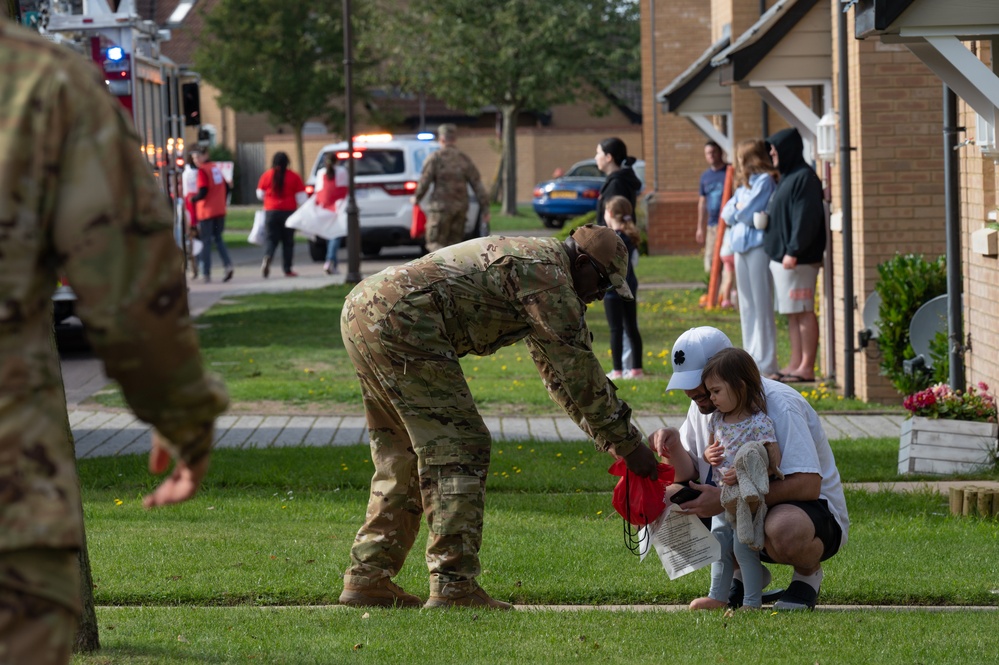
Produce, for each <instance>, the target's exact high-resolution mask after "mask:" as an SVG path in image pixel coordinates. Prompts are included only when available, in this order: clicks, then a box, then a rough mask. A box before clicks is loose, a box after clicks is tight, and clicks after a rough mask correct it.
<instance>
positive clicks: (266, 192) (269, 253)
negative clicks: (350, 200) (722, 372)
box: [257, 152, 308, 277]
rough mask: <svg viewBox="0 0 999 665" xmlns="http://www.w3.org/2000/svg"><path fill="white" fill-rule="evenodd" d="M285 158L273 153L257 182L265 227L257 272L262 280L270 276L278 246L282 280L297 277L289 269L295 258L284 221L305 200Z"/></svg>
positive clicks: (291, 234)
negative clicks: (265, 234) (264, 239)
mask: <svg viewBox="0 0 999 665" xmlns="http://www.w3.org/2000/svg"><path fill="white" fill-rule="evenodd" d="M290 163H291V162H290V160H289V159H288V155H287V154H286V153H283V152H276V153H274V158H273V159H272V160H271V168H269V169H268V170H266V171H264V174H263V175H262V176H260V181H259V182H257V198H258V199H259V200H261V201H263V202H264V215H265V224H266V226H267V244H266V245H265V247H264V261H263V263H262V264H261V266H260V271H261V273H262V274H263V276H264V277H269V276H270V274H271V261H273V260H274V253H275V252H276V251H277V246H278V245H279V244H280V245H281V267H282V268H283V269H284V276H285V277H298V273H297V272H295V271H294V270H293V269H292V263H293V261H294V256H295V229H289V228H288V227H287V226H285V225H284V224H285V222H287V221H288V218H289V217H291V213H293V212H295V210H296V209H297V208H298V206H299V205H301V204H302V203H304V202H305V200H306V199H307V198H308V197H307V196H306V194H305V183H304V182H302V176H300V175H298V174H297V173H295V172H294V171H292V170H291V169H290V168H288V165H289V164H290Z"/></svg>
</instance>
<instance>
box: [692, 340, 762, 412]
mask: <svg viewBox="0 0 999 665" xmlns="http://www.w3.org/2000/svg"><path fill="white" fill-rule="evenodd" d="M712 377H717V378H719V379H721V380H722V381H724V382H725V383H727V384H728V385H729V387H731V388H732V392H733V393H735V398H736V401H737V402H738V406H737V407H736V409H735V410H736V411H737V412H738V411H749V412H750V413H756V412H757V411H762V412H763V413H766V412H767V396H766V393H765V392H764V391H763V379H762V378H761V377H760V370H759V368H758V367H757V366H756V361H755V360H753V356H751V355H749V354H748V353H747V352H746V351H743V350H742V349H739V348H736V347H730V348H727V349H722V350H721V351H719V352H718V353H716V354H715V355H713V356H711V358H710V360H708V362H706V363H704V369H703V370H701V383H704V382H706V381H707V380H708V379H710V378H712Z"/></svg>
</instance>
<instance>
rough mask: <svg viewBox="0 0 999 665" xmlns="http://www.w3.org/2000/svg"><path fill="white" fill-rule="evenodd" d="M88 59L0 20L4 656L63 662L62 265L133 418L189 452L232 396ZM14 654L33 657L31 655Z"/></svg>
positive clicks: (70, 457)
mask: <svg viewBox="0 0 999 665" xmlns="http://www.w3.org/2000/svg"><path fill="white" fill-rule="evenodd" d="M102 88H104V85H103V82H102V80H101V77H100V76H99V72H98V70H97V69H96V67H94V65H92V64H90V63H88V62H86V61H85V60H83V59H82V58H81V57H80V56H79V55H76V54H74V53H71V52H69V51H67V50H66V49H64V48H61V47H57V46H54V45H52V44H51V43H49V42H47V41H46V40H44V39H42V38H40V37H38V36H37V35H33V34H30V33H28V32H25V31H24V30H22V29H20V28H16V27H15V26H13V25H12V24H10V23H9V22H7V21H4V20H0V260H2V263H0V266H2V268H0V331H2V332H0V662H3V663H7V662H31V663H48V662H68V658H69V648H70V646H71V644H72V637H73V631H74V628H75V625H74V624H75V617H76V615H77V614H78V613H79V609H80V608H79V605H80V599H79V568H78V566H79V564H78V562H77V559H76V550H77V549H79V547H80V544H81V539H82V533H83V524H82V514H81V510H80V492H79V485H78V481H77V477H76V467H75V459H74V451H73V448H72V444H71V443H70V442H69V440H68V438H67V437H68V434H69V433H68V417H67V413H66V398H65V394H64V392H63V385H62V376H61V370H60V365H59V357H58V354H57V353H56V350H55V349H54V348H53V345H52V326H53V323H52V302H51V299H50V298H51V295H52V291H53V290H54V289H55V286H56V280H57V276H58V275H60V274H62V275H65V276H67V277H68V279H69V282H70V284H71V285H72V287H73V289H74V291H75V292H76V294H77V297H78V301H77V311H78V314H79V316H80V318H81V319H82V320H83V321H84V322H85V323H86V324H87V328H88V337H89V340H90V342H91V345H92V346H93V348H94V351H95V352H96V353H97V354H98V355H99V356H100V357H101V358H102V359H103V360H104V362H105V364H106V371H107V374H108V376H110V377H112V378H114V379H116V380H117V381H118V382H119V383H120V384H121V386H122V389H123V392H124V394H125V397H126V399H127V400H128V403H129V405H130V406H131V407H132V409H133V410H134V411H135V413H136V415H137V416H138V417H140V418H141V419H143V420H145V421H146V422H149V423H151V424H152V425H154V426H155V427H156V428H157V429H158V430H159V431H160V432H161V433H162V434H163V435H164V436H165V437H166V438H168V439H169V440H170V441H171V442H173V444H174V445H175V446H176V451H175V452H179V454H180V457H181V458H183V459H184V460H185V461H187V462H194V461H197V460H198V459H200V458H201V457H203V456H204V455H205V454H206V453H207V452H208V450H209V448H210V446H211V442H212V431H213V423H214V419H215V416H216V415H217V414H218V413H220V412H221V411H222V410H223V409H224V408H225V406H226V404H227V401H228V398H227V396H226V394H225V389H224V388H223V386H222V384H221V383H220V382H218V380H216V379H213V378H211V377H209V376H207V375H206V374H205V373H204V371H203V369H202V363H201V357H200V353H199V350H198V344H197V338H196V336H195V332H194V329H193V327H192V325H191V320H190V317H189V313H188V309H187V298H186V289H185V284H184V276H183V271H182V258H181V255H180V252H179V250H178V249H177V246H176V244H175V242H174V239H173V223H172V218H171V215H170V211H169V208H168V206H167V205H166V200H165V196H164V195H163V193H162V192H161V191H160V190H159V188H158V187H157V185H156V182H155V180H154V179H153V178H152V177H151V174H150V172H149V167H148V165H147V164H146V163H145V157H144V155H143V153H142V152H141V151H140V147H139V141H138V137H137V136H136V135H135V133H134V130H132V129H131V123H130V121H129V120H127V119H126V118H125V116H124V115H123V114H122V112H121V110H120V107H119V104H118V102H117V101H116V100H114V99H113V98H112V97H111V96H110V95H108V94H107V92H106V91H105V90H103V89H102ZM24 654H31V656H30V657H26V656H24Z"/></svg>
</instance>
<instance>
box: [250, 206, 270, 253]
mask: <svg viewBox="0 0 999 665" xmlns="http://www.w3.org/2000/svg"><path fill="white" fill-rule="evenodd" d="M266 219H267V213H265V212H264V211H263V210H257V211H255V212H254V213H253V228H252V229H250V235H249V236H248V237H247V238H246V239H247V241H248V242H250V243H251V244H253V245H264V244H265V243H266V242H267V224H266V222H265V220H266Z"/></svg>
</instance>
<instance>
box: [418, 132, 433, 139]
mask: <svg viewBox="0 0 999 665" xmlns="http://www.w3.org/2000/svg"><path fill="white" fill-rule="evenodd" d="M416 138H417V139H419V140H420V141H433V140H434V135H433V134H432V133H431V132H420V133H419V134H417V135H416Z"/></svg>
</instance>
